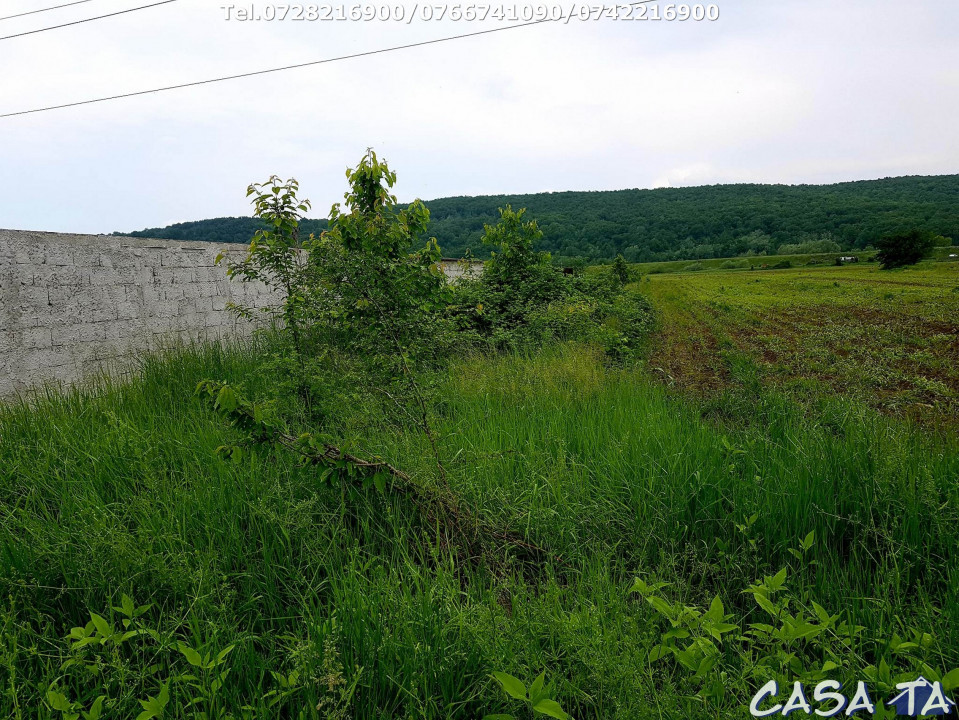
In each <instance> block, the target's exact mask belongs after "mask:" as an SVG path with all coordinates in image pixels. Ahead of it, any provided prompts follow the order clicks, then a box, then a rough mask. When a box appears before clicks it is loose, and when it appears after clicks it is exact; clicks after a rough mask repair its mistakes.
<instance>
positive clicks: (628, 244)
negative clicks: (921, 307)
mask: <svg viewBox="0 0 959 720" xmlns="http://www.w3.org/2000/svg"><path fill="white" fill-rule="evenodd" d="M957 197H959V175H943V176H937V177H902V178H889V179H884V180H864V181H860V182H849V183H840V184H835V185H714V186H708V187H690V188H666V189H659V190H616V191H604V192H559V193H539V194H532V195H491V196H483V197H452V198H440V199H436V200H430V201H429V202H427V203H426V204H427V207H428V208H429V210H430V214H431V223H430V229H429V232H430V234H432V235H435V236H436V238H437V239H438V240H439V244H440V247H441V248H442V251H443V254H444V255H447V256H451V257H459V256H462V255H463V253H465V252H466V250H467V249H470V250H472V252H473V253H474V254H476V255H477V256H480V257H482V256H484V255H485V249H484V248H483V246H482V244H481V242H480V238H481V236H482V233H483V225H484V223H486V224H490V223H494V222H495V221H496V219H497V217H498V214H497V209H498V208H500V207H504V206H505V205H507V204H512V205H513V207H525V208H527V209H528V216H529V217H531V218H533V219H535V220H536V221H537V222H538V224H539V226H540V228H541V229H542V230H543V241H542V245H541V248H542V249H543V250H547V251H550V252H551V253H553V255H554V256H556V257H555V259H557V260H559V261H560V262H563V261H564V259H565V258H585V259H587V260H602V259H612V258H614V257H615V256H616V254H617V253H622V254H623V255H624V256H625V258H626V259H627V260H628V261H629V262H650V261H659V260H683V259H705V258H718V257H731V256H736V255H740V254H744V253H747V252H752V253H754V254H758V253H767V254H775V253H776V251H777V250H778V248H779V247H780V246H782V245H787V244H788V245H796V244H801V243H803V242H810V241H822V240H824V239H825V241H827V242H835V243H837V244H838V245H839V246H840V247H841V248H842V249H844V250H846V249H850V248H864V247H866V246H868V245H870V244H872V243H874V242H875V241H876V240H877V239H878V238H879V237H881V236H882V235H885V234H887V233H891V232H899V231H907V230H912V229H919V230H927V231H930V232H933V233H936V234H939V235H943V236H945V237H948V238H953V239H956V240H959V204H957V203H956V198H957ZM325 223H326V221H325V220H307V221H304V223H303V228H302V230H303V232H304V233H305V234H309V233H310V232H320V231H322V229H323V228H325V227H326V225H325ZM258 227H259V226H258V225H257V223H256V221H255V220H253V219H252V218H218V219H213V220H201V221H198V222H192V223H180V224H177V225H171V226H169V227H166V228H149V229H146V230H142V231H139V232H134V233H129V234H131V235H134V236H141V237H156V238H169V239H174V240H208V241H214V242H242V243H246V242H249V241H250V238H251V237H252V236H253V233H254V232H255V231H256V229H258ZM799 252H806V251H805V250H799ZM810 252H815V250H810Z"/></svg>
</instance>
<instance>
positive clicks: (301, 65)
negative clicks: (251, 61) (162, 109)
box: [0, 0, 656, 119]
mask: <svg viewBox="0 0 959 720" xmlns="http://www.w3.org/2000/svg"><path fill="white" fill-rule="evenodd" d="M170 1H172V0H167V2H170ZM650 2H656V0H638V2H631V3H626V4H628V5H645V4H647V3H650ZM546 22H558V21H556V20H552V19H549V18H546V19H543V20H533V21H530V22H525V23H518V24H516V25H508V26H506V27H499V28H489V29H487V30H477V31H476V32H471V33H463V34H461V35H451V36H449V37H445V38H436V39H434V40H423V41H421V42H415V43H408V44H406V45H394V46H392V47H387V48H379V49H377V50H367V51H365V52H358V53H351V54H349V55H340V56H338V57H332V58H324V59H322V60H311V61H309V62H304V63H296V64H295V65H284V66H282V67H276V68H269V69H267V70H254V71H251V72H245V73H238V74H236V75H224V76H221V77H216V78H210V79H208V80H195V81H193V82H186V83H180V84H178V85H166V86H164V87H158V88H152V89H150V90H137V91H135V92H129V93H121V94H119V95H109V96H106V97H99V98H93V99H90V100H78V101H77V102H71V103H63V104H62V105H48V106H46V107H40V108H34V109H32V110H19V111H17V112H10V113H3V114H0V119H3V118H11V117H18V116H20V115H32V114H35V113H41V112H49V111H51V110H63V109H64V108H71V107H79V106H81V105H93V104H95V103H102V102H110V101H112V100H122V99H124V98H131V97H137V96H140V95H150V94H152V93H160V92H168V91H170V90H182V89H183V88H189V87H198V86H200V85H211V84H213V83H219V82H226V81H228V80H240V79H242V78H249V77H256V76H258V75H268V74H271V73H278V72H284V71H286V70H296V69H299V68H305V67H312V66H314V65H326V64H328V63H334V62H340V61H343V60H353V59H355V58H361V57H370V56H371V55H382V54H384V53H389V52H395V51H397V50H409V49H411V48H417V47H425V46H426V45H435V44H438V43H444V42H450V41H451V40H462V39H464V38H470V37H478V36H480V35H491V34H492V33H497V32H503V31H505V30H517V29H519V28H524V27H530V26H531V25H540V24H542V23H546Z"/></svg>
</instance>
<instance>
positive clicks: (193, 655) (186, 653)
mask: <svg viewBox="0 0 959 720" xmlns="http://www.w3.org/2000/svg"><path fill="white" fill-rule="evenodd" d="M177 649H179V651H180V652H181V653H183V657H185V658H186V661H187V662H188V663H190V664H191V665H192V666H193V667H203V658H202V657H200V653H198V652H197V651H196V650H194V649H193V648H191V647H190V646H189V645H187V644H186V643H185V642H179V643H177Z"/></svg>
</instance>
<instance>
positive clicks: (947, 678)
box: [940, 668, 959, 692]
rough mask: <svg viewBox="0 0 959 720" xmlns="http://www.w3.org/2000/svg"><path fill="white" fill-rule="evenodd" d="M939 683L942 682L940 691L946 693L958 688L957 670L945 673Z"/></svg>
mask: <svg viewBox="0 0 959 720" xmlns="http://www.w3.org/2000/svg"><path fill="white" fill-rule="evenodd" d="M940 682H942V689H943V690H945V691H946V692H949V691H951V690H954V689H955V688H957V687H959V668H956V669H955V670H950V671H949V672H947V673H946V674H945V675H944V676H943V678H942V680H941V681H940Z"/></svg>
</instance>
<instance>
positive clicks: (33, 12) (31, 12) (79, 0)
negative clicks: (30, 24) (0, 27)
mask: <svg viewBox="0 0 959 720" xmlns="http://www.w3.org/2000/svg"><path fill="white" fill-rule="evenodd" d="M91 1H92V0H76V2H69V3H64V4H63V5H54V6H53V7H48V8H42V9H40V10H28V11H27V12H22V13H17V14H16V15H7V16H5V17H0V20H13V18H18V17H24V16H25V15H36V14H37V13H42V12H49V11H50V10H59V9H60V8H65V7H70V6H71V5H82V4H83V3H88V2H91Z"/></svg>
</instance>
